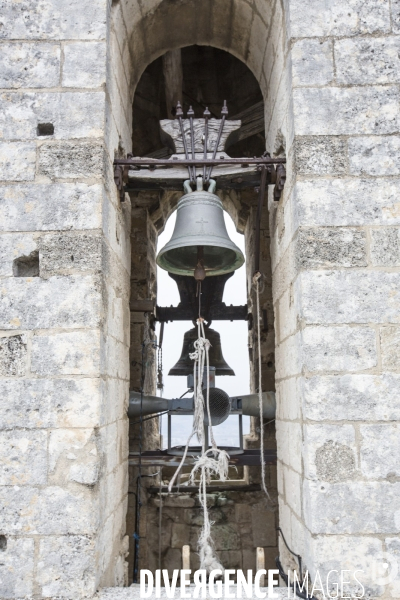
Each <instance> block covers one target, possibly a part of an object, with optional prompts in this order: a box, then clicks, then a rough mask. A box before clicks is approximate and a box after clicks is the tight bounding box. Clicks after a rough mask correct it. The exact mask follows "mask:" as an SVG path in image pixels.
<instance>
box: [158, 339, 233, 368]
mask: <svg viewBox="0 0 400 600" xmlns="http://www.w3.org/2000/svg"><path fill="white" fill-rule="evenodd" d="M204 332H205V337H206V338H207V339H208V340H209V342H210V344H211V347H210V350H209V353H208V356H209V362H210V367H215V374H216V375H234V374H235V371H233V369H231V368H230V366H229V365H228V363H226V362H225V359H224V357H223V355H222V348H221V336H220V335H219V333H218V331H215V330H214V329H210V328H209V327H205V328H204ZM198 337H199V333H198V330H197V327H193V329H189V331H187V332H186V333H185V335H184V338H183V346H182V352H181V357H180V359H179V360H178V362H177V363H176V365H175V366H174V367H172V369H171V370H170V372H169V373H168V375H190V374H191V373H193V366H194V361H193V360H192V359H191V358H190V357H189V353H192V352H194V342H195V341H196V340H197V339H198Z"/></svg>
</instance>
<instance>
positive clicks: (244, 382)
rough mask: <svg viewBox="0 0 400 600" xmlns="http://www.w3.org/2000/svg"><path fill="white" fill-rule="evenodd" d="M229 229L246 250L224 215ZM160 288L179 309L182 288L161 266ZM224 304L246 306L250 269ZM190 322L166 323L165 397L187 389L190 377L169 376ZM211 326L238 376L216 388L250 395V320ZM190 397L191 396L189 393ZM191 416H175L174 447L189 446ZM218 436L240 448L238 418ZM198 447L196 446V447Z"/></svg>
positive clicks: (161, 297)
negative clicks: (247, 276)
mask: <svg viewBox="0 0 400 600" xmlns="http://www.w3.org/2000/svg"><path fill="white" fill-rule="evenodd" d="M224 218H225V223H226V228H227V231H228V235H229V237H230V239H231V240H232V241H233V242H234V243H235V244H236V245H237V246H238V247H239V248H240V249H241V250H242V252H243V254H245V250H244V236H243V235H241V234H240V233H238V232H237V231H236V228H235V225H234V222H233V221H232V219H231V217H230V216H229V215H228V214H227V213H226V212H224ZM175 220H176V211H175V212H174V213H173V214H172V215H171V217H170V218H169V220H168V222H167V224H166V226H165V229H164V231H163V233H162V234H161V235H160V236H159V238H158V248H157V251H158V252H159V251H160V249H161V248H163V246H165V244H166V243H167V242H168V241H169V240H170V238H171V236H172V233H173V230H174V226H175ZM157 287H158V298H157V304H158V305H159V306H171V305H173V306H177V305H178V303H179V293H178V287H177V285H176V283H175V281H174V280H173V279H171V277H169V275H168V273H167V272H166V271H164V270H163V269H160V267H157ZM223 301H224V302H225V304H233V305H239V304H242V305H243V304H246V303H247V294H246V267H245V265H243V266H242V267H241V268H240V269H238V270H237V271H236V272H235V274H234V275H233V277H231V278H230V279H229V280H228V281H227V283H226V285H225V290H224V297H223ZM192 327H193V324H192V323H191V322H190V321H175V322H173V323H166V324H165V326H164V339H163V346H162V351H163V374H164V391H163V397H164V398H178V397H179V396H181V395H182V394H183V393H184V392H185V391H186V390H187V385H186V383H187V381H186V377H177V376H168V371H169V370H170V368H171V367H173V366H174V364H175V363H176V362H177V361H178V360H179V357H180V355H181V351H182V343H183V336H184V334H185V332H186V331H188V330H189V329H191V328H192ZM211 327H212V328H213V329H215V330H216V331H218V332H219V333H220V335H221V344H222V353H223V356H224V358H225V361H226V362H227V363H228V364H229V366H230V367H232V369H233V370H234V371H235V376H234V377H232V376H224V377H221V376H220V377H216V387H219V388H221V389H223V390H224V391H225V392H227V393H228V394H229V395H230V396H236V395H238V394H248V393H250V388H249V384H250V370H249V354H248V341H247V321H233V322H230V321H213V323H212V325H211ZM159 332H160V324H159V323H157V330H156V333H157V337H159ZM188 396H190V395H189V394H188ZM191 423H192V417H191V416H173V417H172V445H174V446H175V445H181V444H185V443H186V439H187V437H188V433H189V432H190V430H191ZM161 427H162V433H163V441H164V443H163V447H164V448H165V447H166V445H167V439H166V436H167V416H164V417H163V418H162V424H161ZM249 429H250V418H249V417H243V432H244V433H248V431H249ZM214 436H215V439H216V441H217V443H218V444H219V445H222V446H238V445H239V435H238V416H237V415H232V416H230V417H228V419H227V420H226V421H225V422H224V423H222V424H221V425H219V426H218V427H215V428H214ZM194 445H195V444H194Z"/></svg>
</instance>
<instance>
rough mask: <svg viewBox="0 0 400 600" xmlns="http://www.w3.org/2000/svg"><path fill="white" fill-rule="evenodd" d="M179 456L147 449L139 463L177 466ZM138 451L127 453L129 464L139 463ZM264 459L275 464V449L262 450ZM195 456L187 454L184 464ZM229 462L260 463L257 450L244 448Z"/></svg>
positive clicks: (257, 464) (188, 463) (234, 463)
mask: <svg viewBox="0 0 400 600" xmlns="http://www.w3.org/2000/svg"><path fill="white" fill-rule="evenodd" d="M181 459H182V457H181V456H173V455H171V454H167V451H166V450H148V451H146V452H142V456H141V461H140V462H141V465H142V467H156V466H168V467H178V466H179V465H180V464H181ZM139 460H140V457H139V453H135V452H130V453H129V466H131V467H136V466H138V465H139ZM264 460H265V464H266V465H276V450H264ZM195 461H196V458H195V457H193V456H187V457H186V459H185V463H184V464H185V466H190V465H193V464H194V463H195ZM229 464H230V465H232V466H236V467H259V466H260V465H261V460H260V451H259V450H244V451H243V454H235V455H234V456H231V457H230V459H229Z"/></svg>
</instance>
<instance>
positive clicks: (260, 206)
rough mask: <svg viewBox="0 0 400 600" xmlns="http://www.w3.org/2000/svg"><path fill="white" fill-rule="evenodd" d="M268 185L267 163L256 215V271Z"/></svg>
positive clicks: (263, 170) (258, 266) (263, 173)
mask: <svg viewBox="0 0 400 600" xmlns="http://www.w3.org/2000/svg"><path fill="white" fill-rule="evenodd" d="M266 186H267V168H266V166H265V165H263V166H262V167H261V182H260V191H259V195H258V205H257V216H256V240H255V249H254V273H259V272H260V228H261V215H262V209H263V205H264V198H265V188H266Z"/></svg>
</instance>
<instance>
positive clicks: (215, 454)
mask: <svg viewBox="0 0 400 600" xmlns="http://www.w3.org/2000/svg"><path fill="white" fill-rule="evenodd" d="M197 325H198V336H199V337H198V339H197V340H196V341H195V343H194V348H195V351H194V352H193V353H192V354H190V355H189V356H190V358H191V359H192V360H194V381H193V384H194V386H193V389H194V414H193V428H192V432H191V434H190V436H189V438H188V440H187V442H186V447H185V450H184V453H183V456H182V460H181V462H180V465H179V467H178V468H177V470H176V471H175V474H174V476H173V477H172V479H171V481H170V483H169V486H168V490H169V491H171V490H172V486H173V484H174V482H175V479H176V478H177V476H178V473H179V472H180V470H181V469H182V466H183V464H184V462H185V459H186V455H187V452H188V448H189V444H190V441H191V439H192V438H193V436H194V435H196V436H197V439H198V440H199V443H200V445H201V449H202V452H201V455H200V456H199V457H198V458H197V460H196V462H195V464H194V466H193V469H192V472H191V474H190V479H189V481H190V483H191V484H192V485H193V484H194V483H195V479H196V475H197V474H198V473H199V475H200V483H199V499H200V504H201V506H202V509H203V516H204V523H203V527H202V530H201V532H200V536H199V540H198V548H199V555H200V569H205V570H206V572H207V573H210V572H211V571H212V570H214V569H220V570H221V571H223V570H224V569H223V567H222V565H221V563H220V562H219V560H218V558H217V557H216V554H215V550H214V542H213V539H212V536H211V526H212V525H213V521H210V518H209V514H208V507H207V487H206V486H207V483H210V481H211V477H212V476H213V475H214V476H216V477H218V479H219V480H220V481H226V479H227V477H228V469H229V454H228V453H227V452H225V450H220V449H219V448H218V446H217V444H216V441H215V438H214V433H213V428H212V423H211V412H210V386H209V356H208V352H209V348H210V342H209V340H207V339H206V337H205V333H204V322H203V319H201V318H199V319H198V321H197ZM204 366H206V368H207V370H206V382H207V386H206V402H204V395H203V373H204ZM205 408H206V410H207V415H208V426H209V428H210V440H211V448H210V449H208V448H206V436H205V431H204V409H205Z"/></svg>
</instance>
